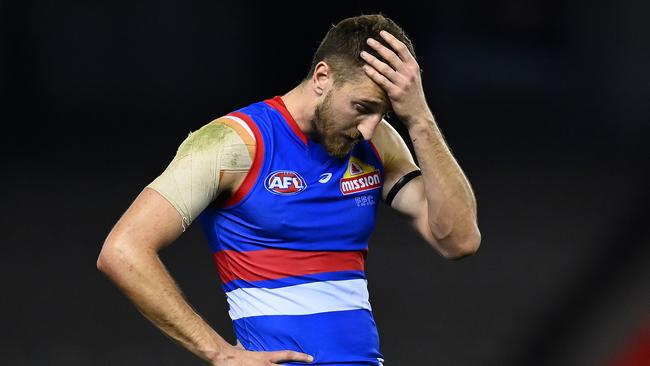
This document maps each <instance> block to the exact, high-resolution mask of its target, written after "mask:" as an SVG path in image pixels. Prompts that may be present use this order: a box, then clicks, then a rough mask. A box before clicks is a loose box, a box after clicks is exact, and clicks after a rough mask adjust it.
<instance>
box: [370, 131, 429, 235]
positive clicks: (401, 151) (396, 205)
mask: <svg viewBox="0 0 650 366" xmlns="http://www.w3.org/2000/svg"><path fill="white" fill-rule="evenodd" d="M382 123H385V125H384V128H383V129H382V132H381V133H380V134H378V136H377V137H378V141H377V142H376V144H378V145H380V146H377V148H378V150H379V151H380V154H381V155H382V161H383V162H384V189H383V192H382V195H383V198H384V200H386V198H387V196H388V194H389V193H390V192H391V190H393V189H394V188H395V189H398V190H397V193H396V194H395V195H394V196H393V200H392V202H391V203H390V207H391V208H392V209H394V210H396V211H398V212H400V213H401V214H403V215H405V216H406V217H408V218H409V219H410V221H411V225H412V227H413V228H414V229H415V230H416V231H417V232H418V233H419V234H420V236H422V238H423V239H424V240H425V241H426V242H427V243H434V242H435V239H434V237H433V234H432V233H431V229H430V228H429V223H428V206H427V199H426V194H425V191H424V181H423V179H422V176H416V177H415V178H412V179H411V180H409V181H408V182H407V183H405V184H404V185H402V186H401V187H400V188H396V184H397V182H398V181H399V180H400V179H401V178H402V177H404V176H405V175H407V174H408V173H410V172H412V171H415V170H419V169H420V168H419V167H418V166H417V164H416V163H415V160H414V159H413V156H412V155H411V152H410V151H409V149H408V146H407V145H406V143H405V142H404V140H403V139H402V137H401V136H400V135H399V133H398V132H397V131H396V130H395V129H394V128H393V127H392V126H390V125H389V124H388V122H385V121H382ZM373 141H374V140H373Z"/></svg>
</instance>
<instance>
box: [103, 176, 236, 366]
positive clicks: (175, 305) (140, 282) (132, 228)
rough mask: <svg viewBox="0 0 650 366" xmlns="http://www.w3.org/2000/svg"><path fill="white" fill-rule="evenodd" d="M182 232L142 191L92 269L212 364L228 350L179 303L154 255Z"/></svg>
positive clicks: (154, 197)
mask: <svg viewBox="0 0 650 366" xmlns="http://www.w3.org/2000/svg"><path fill="white" fill-rule="evenodd" d="M182 230H183V229H182V226H181V217H180V214H179V213H178V211H176V209H175V208H174V207H173V206H172V205H171V204H170V203H169V202H168V201H167V200H166V199H165V198H164V197H162V196H161V195H160V194H159V193H158V192H156V191H154V190H153V189H151V188H145V189H144V190H143V191H142V193H140V195H139V196H138V197H137V198H136V200H135V201H134V202H133V204H132V205H131V207H129V209H128V210H127V211H126V213H125V214H124V215H123V216H122V218H120V220H119V221H118V222H117V224H116V225H115V227H114V228H113V230H112V231H111V233H110V234H109V235H108V237H107V238H106V241H105V243H104V246H103V248H102V251H101V253H100V256H99V259H98V261H97V267H98V268H99V269H100V270H101V271H102V272H104V273H105V274H106V275H107V276H108V277H109V278H110V279H111V280H112V281H113V282H115V283H116V284H117V286H118V287H119V288H120V289H121V290H122V291H123V292H124V293H125V294H126V295H127V296H128V297H129V299H131V301H133V303H134V304H135V306H136V307H137V308H138V310H139V311H140V312H141V313H142V314H143V315H144V316H145V317H147V318H148V319H149V320H150V321H151V322H153V323H154V324H155V325H156V326H158V327H159V328H160V329H161V330H162V331H163V332H164V333H165V334H167V335H168V336H170V337H171V338H172V339H174V340H175V341H176V342H178V343H180V344H181V345H183V346H184V347H185V348H187V349H188V350H190V351H191V352H193V353H194V354H196V355H197V356H199V357H201V358H202V359H204V360H206V361H209V362H212V361H214V360H216V359H217V358H218V356H219V355H221V354H223V353H224V352H225V351H226V350H227V349H228V348H230V347H231V346H230V345H229V343H228V342H227V341H225V340H224V339H223V338H222V337H220V336H219V334H217V332H215V331H214V330H213V329H212V328H211V327H210V326H209V325H208V324H207V323H206V322H205V321H204V320H203V319H202V318H201V317H200V316H199V315H198V314H197V313H196V312H195V311H194V310H193V309H192V308H191V307H190V305H189V304H188V303H187V301H185V299H184V298H183V296H182V294H181V291H180V289H179V288H178V286H177V285H176V283H175V282H174V280H173V279H172V277H171V276H170V275H169V272H167V270H166V269H165V266H164V265H163V263H162V262H161V261H160V259H159V257H158V251H159V250H161V249H162V248H164V247H166V246H167V245H169V244H171V243H172V242H173V241H174V240H175V239H176V238H178V236H179V235H180V234H181V232H182Z"/></svg>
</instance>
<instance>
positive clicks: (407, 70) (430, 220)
mask: <svg viewBox="0 0 650 366" xmlns="http://www.w3.org/2000/svg"><path fill="white" fill-rule="evenodd" d="M381 36H382V37H384V39H386V41H387V42H388V44H390V45H391V48H392V49H393V50H394V51H393V50H391V49H388V48H385V47H383V46H381V45H380V44H378V43H373V42H372V40H369V44H370V46H371V47H373V48H374V49H375V50H377V52H378V53H379V54H380V55H381V56H382V57H383V58H384V59H386V60H387V61H388V64H386V63H383V62H381V61H379V60H378V59H376V58H374V57H372V56H369V55H361V57H363V59H364V60H365V61H366V62H367V64H366V65H365V67H364V68H363V70H360V72H359V77H357V78H355V80H352V81H350V82H345V83H342V84H341V83H338V84H335V82H334V81H335V78H334V77H335V73H334V70H332V69H331V68H330V67H329V65H328V64H327V63H326V62H320V63H319V64H318V65H317V66H316V68H315V71H314V73H313V75H312V78H311V79H309V80H306V81H304V82H303V83H301V84H300V85H298V86H297V87H296V88H294V89H293V90H291V91H290V92H289V93H287V94H285V95H284V96H282V99H283V101H284V103H285V105H286V106H287V109H288V110H289V112H290V113H291V115H292V116H293V117H294V119H295V120H296V123H298V126H299V127H300V129H301V130H302V131H303V132H304V133H305V134H306V135H307V136H308V137H310V138H312V139H314V140H316V141H321V143H322V144H323V146H325V148H326V149H327V151H328V152H329V153H330V154H331V155H332V156H344V155H346V154H347V152H349V151H350V149H352V147H353V146H354V144H355V143H356V142H358V139H360V138H363V139H366V140H370V139H372V141H373V143H374V144H375V146H376V147H377V149H378V151H379V153H380V156H381V158H382V162H383V164H384V169H385V176H384V188H383V192H382V195H383V197H384V198H385V197H386V195H387V194H388V192H389V191H390V188H391V187H392V186H393V185H394V184H395V182H396V181H397V180H398V179H399V178H400V177H402V176H403V175H404V174H406V173H408V172H410V171H412V170H415V169H418V168H419V169H420V170H421V171H422V176H421V177H418V178H415V179H413V180H411V181H410V182H409V183H408V184H406V185H405V186H404V187H403V188H402V189H401V190H400V191H399V193H398V194H397V196H396V197H395V199H394V200H393V204H392V207H393V208H394V209H396V210H398V211H399V212H401V213H403V214H404V215H406V216H407V217H409V218H410V220H411V224H412V226H413V228H414V229H415V230H416V231H417V232H418V233H419V234H420V236H421V237H422V239H423V240H424V241H425V242H426V243H428V244H429V245H431V246H432V247H433V248H434V249H435V250H436V251H437V252H438V253H440V254H441V255H442V256H443V257H445V258H448V259H459V258H463V257H465V256H468V255H471V254H474V253H475V252H476V250H477V249H478V246H479V243H480V233H479V231H478V226H477V223H476V202H475V199H474V195H473V192H472V189H471V187H470V185H469V182H468V181H467V179H466V178H465V175H464V174H463V172H462V170H461V169H460V166H459V165H458V163H457V162H456V160H455V159H454V158H453V156H452V155H451V152H450V150H449V148H448V147H447V145H446V144H445V142H444V139H443V137H442V134H441V133H440V130H439V129H438V126H437V124H436V122H435V120H434V118H433V114H432V113H431V111H430V109H429V107H428V105H427V103H426V100H425V97H424V92H423V89H422V82H421V79H420V68H419V66H418V64H417V62H416V61H415V59H414V58H413V57H412V56H411V55H410V53H409V52H408V50H407V48H406V46H405V45H404V44H402V43H401V42H400V41H398V40H397V39H396V38H394V37H392V36H391V35H390V34H383V33H382V35H381ZM391 108H392V111H393V112H394V114H395V115H396V116H397V117H398V118H399V120H400V121H401V122H402V123H404V125H405V126H406V128H407V130H408V133H409V137H410V138H411V141H412V142H413V146H414V149H415V153H416V155H417V158H418V162H419V164H420V166H419V167H418V166H417V165H415V162H414V160H413V157H412V156H411V154H410V152H409V150H408V148H407V147H406V144H405V143H404V141H403V140H402V138H401V137H400V135H399V134H398V133H397V132H396V131H395V130H394V129H393V128H392V127H391V126H390V125H389V124H388V123H387V122H386V121H385V120H383V119H382V116H383V115H384V114H385V113H386V112H387V111H389V110H390V109H391ZM217 122H218V120H217ZM215 131H216V130H215ZM246 173H247V172H246V171H241V172H229V171H222V172H220V177H221V179H220V181H219V187H218V192H219V195H220V196H226V197H227V196H229V195H231V194H233V193H234V192H236V190H237V189H238V187H239V186H240V185H241V183H242V181H243V179H244V177H245V175H246ZM181 233H182V226H181V217H180V214H179V213H178V211H176V209H174V208H173V206H172V205H171V204H170V203H169V202H168V201H167V200H165V198H164V197H162V196H161V195H160V194H159V193H158V192H156V191H155V190H152V189H149V188H145V189H144V190H143V191H142V192H141V193H140V195H139V196H138V197H137V198H136V199H135V201H134V202H133V203H132V204H131V206H130V207H129V208H128V210H127V211H126V212H125V213H124V215H123V216H122V217H121V218H120V219H119V221H118V222H117V224H116V225H115V227H114V228H113V229H112V230H111V232H110V234H109V235H108V237H107V238H106V240H105V242H104V245H103V247H102V251H101V253H100V256H99V258H98V261H97V266H98V268H99V269H100V270H101V271H102V272H104V273H105V274H106V275H107V276H108V277H109V278H110V279H111V280H112V281H114V282H115V283H116V284H117V285H118V287H120V289H121V290H122V291H123V292H124V293H125V294H126V295H127V296H128V297H129V298H130V299H131V300H132V301H133V302H134V304H135V305H136V307H137V308H138V310H139V311H140V312H142V313H143V315H144V316H145V317H147V318H148V319H149V320H150V321H152V322H153V323H154V324H155V325H156V326H158V327H159V328H160V329H161V330H162V331H163V332H164V333H165V334H167V335H168V336H170V337H171V338H172V339H173V340H175V341H176V342H178V343H180V344H181V345H182V346H184V347H185V348H187V349H188V350H190V351H191V352H193V353H194V354H196V355H197V356H199V357H201V358H202V359H204V360H205V361H206V362H208V363H209V364H211V365H217V366H269V365H277V364H282V363H283V362H290V361H303V362H310V361H311V360H310V359H309V356H308V355H305V354H302V353H298V352H293V351H276V352H250V351H246V350H244V349H243V348H242V347H241V346H240V345H239V344H238V345H234V346H233V345H231V344H229V343H228V342H227V341H225V340H224V339H223V338H222V337H221V336H220V335H219V334H218V333H217V332H216V331H215V330H214V329H212V327H210V325H209V324H207V323H206V322H205V321H204V320H203V319H202V318H201V317H200V316H199V315H198V314H197V313H196V312H195V311H194V310H193V309H192V307H191V306H190V305H189V304H188V303H187V301H186V300H185V299H184V297H183V295H182V293H181V291H180V289H179V288H178V286H177V285H176V283H175V282H174V280H173V279H172V277H171V276H170V275H169V272H168V271H167V270H166V269H165V267H164V265H163V264H162V262H161V261H160V259H159V257H158V252H159V251H160V250H162V249H163V248H165V247H166V246H168V245H170V244H171V243H172V242H173V241H174V240H176V239H177V238H178V236H179V235H180V234H181Z"/></svg>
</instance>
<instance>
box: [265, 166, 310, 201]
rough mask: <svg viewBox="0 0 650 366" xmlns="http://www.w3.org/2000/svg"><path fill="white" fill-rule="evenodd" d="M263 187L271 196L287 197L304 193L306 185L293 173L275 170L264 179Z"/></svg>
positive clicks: (298, 175)
mask: <svg viewBox="0 0 650 366" xmlns="http://www.w3.org/2000/svg"><path fill="white" fill-rule="evenodd" d="M264 187H266V190H267V191H269V192H271V193H273V194H278V195H283V196H288V195H292V194H296V193H300V192H302V191H304V190H305V188H307V183H305V180H304V179H303V178H302V177H301V176H300V174H298V173H296V172H294V171H291V170H276V171H274V172H272V173H271V174H269V175H268V176H267V177H266V179H264Z"/></svg>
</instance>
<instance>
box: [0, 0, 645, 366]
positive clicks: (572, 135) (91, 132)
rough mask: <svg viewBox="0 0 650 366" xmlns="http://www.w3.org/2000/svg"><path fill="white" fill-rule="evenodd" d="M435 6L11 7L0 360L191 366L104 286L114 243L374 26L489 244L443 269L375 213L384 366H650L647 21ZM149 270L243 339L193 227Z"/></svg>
mask: <svg viewBox="0 0 650 366" xmlns="http://www.w3.org/2000/svg"><path fill="white" fill-rule="evenodd" d="M424 3H425V2H424V1H372V2H371V1H347V2H336V1H334V2H332V1H330V2H324V3H318V2H311V3H307V2H303V4H308V5H300V6H299V5H295V4H294V5H288V4H289V2H287V3H284V2H271V1H264V2H259V3H255V2H250V1H237V2H217V1H191V2H190V1H186V2H180V1H178V2H174V1H167V0H159V1H134V2H112V1H103V2H93V1H1V2H0V15H1V16H0V92H1V93H2V95H1V98H0V103H1V104H0V120H1V121H2V137H3V138H2V141H3V143H2V145H1V146H2V147H1V148H0V149H1V150H0V152H1V154H0V159H2V169H1V170H0V174H2V182H3V183H2V184H3V187H5V188H4V189H2V190H0V198H1V201H0V202H2V207H4V212H3V214H2V216H1V217H2V218H1V221H0V222H1V226H0V229H1V232H2V239H1V243H2V246H1V247H0V248H1V249H0V250H1V253H2V254H1V255H0V278H2V287H3V288H2V295H1V296H0V305H1V310H2V315H3V316H2V319H3V327H2V330H3V331H2V332H0V363H2V364H3V365H200V364H202V362H201V361H200V360H199V359H197V358H195V357H194V356H193V355H191V354H190V353H189V352H187V351H185V350H184V349H182V348H181V347H179V346H176V345H174V344H173V343H171V342H170V341H169V340H168V339H167V338H165V337H164V336H163V335H162V334H161V333H159V332H158V331H157V329H155V328H154V327H153V326H151V325H150V324H149V323H148V322H147V321H146V320H145V319H144V318H143V317H142V316H141V315H140V314H139V313H138V312H137V310H136V309H135V308H134V307H133V306H132V305H131V304H130V303H129V302H128V300H127V299H126V298H125V297H124V296H123V295H122V294H121V293H120V292H119V291H118V290H117V288H116V287H115V286H113V285H112V284H111V283H110V282H109V281H108V280H107V279H106V278H105V277H104V276H103V275H102V274H101V273H100V272H98V271H97V270H96V268H95V261H96V258H97V255H98V253H99V250H100V247H101V245H102V242H103V240H104V238H105V237H106V235H107V233H108V232H109V230H110V229H111V227H112V225H113V224H114V223H115V222H116V220H117V219H118V218H119V216H120V215H121V214H122V212H123V211H124V210H125V209H126V208H127V207H128V205H129V204H130V202H131V201H132V200H133V199H134V198H135V196H136V195H137V194H138V193H139V192H140V190H141V189H142V188H143V187H144V186H145V185H146V184H148V183H149V182H150V181H151V180H153V179H154V178H155V177H156V176H157V175H158V174H159V173H160V172H161V171H162V170H163V169H164V168H165V167H166V165H167V164H168V162H169V161H170V160H171V158H172V157H173V155H174V153H175V151H176V148H177V146H178V144H179V143H180V142H181V141H182V140H183V139H184V138H185V137H186V136H187V134H188V132H190V131H193V130H196V129H198V128H199V127H200V126H202V125H203V124H205V123H207V122H208V121H210V120H212V119H214V118H216V117H219V116H221V115H223V114H225V113H228V112H230V111H231V110H234V109H236V108H239V107H242V106H244V105H247V104H249V103H252V102H256V101H259V100H261V99H265V98H269V97H272V96H274V95H279V94H284V93H285V92H287V91H288V90H290V89H291V88H292V87H293V86H294V85H295V84H297V83H298V82H299V81H300V80H301V78H302V77H303V76H304V75H305V73H306V72H307V69H308V66H309V63H310V61H311V56H312V53H313V52H314V51H315V49H316V47H317V45H318V43H319V42H320V40H321V39H322V37H323V36H324V34H325V33H326V31H327V30H328V28H329V26H330V25H331V24H332V23H335V22H338V21H339V20H341V19H343V18H345V17H348V16H354V15H359V14H361V13H372V12H378V11H379V12H383V13H384V14H386V15H387V16H389V17H391V18H392V19H394V20H395V21H396V22H397V23H398V24H400V25H402V26H403V27H404V28H405V30H406V31H407V32H408V33H409V34H410V36H411V38H412V40H413V41H414V43H415V46H416V53H417V55H418V60H419V63H420V65H421V67H422V68H423V69H424V73H423V81H424V86H425V91H426V94H427V98H428V102H429V105H430V107H431V109H432V110H433V112H434V114H435V115H436V118H437V121H438V124H439V125H440V127H441V129H442V131H443V133H444V134H445V138H446V140H447V142H448V143H449V145H450V147H451V149H452V151H453V153H454V155H455V157H456V158H457V160H458V161H459V163H460V165H461V166H462V168H463V169H464V171H465V173H466V174H467V176H468V178H469V180H470V182H471V183H472V185H473V188H474V190H475V194H476V197H477V201H478V211H479V227H480V229H481V232H482V235H483V240H482V245H481V248H480V250H479V252H478V253H477V254H476V255H475V256H473V257H471V258H467V259H464V260H462V261H458V262H453V261H447V260H445V259H443V258H442V257H440V256H439V255H438V254H437V253H436V252H435V251H433V250H432V249H431V248H429V247H428V246H427V245H426V244H425V243H424V242H422V241H419V240H418V239H417V237H416V236H415V235H414V234H413V233H412V232H411V231H410V230H409V229H408V228H407V225H406V222H405V221H404V219H403V218H401V217H399V216H398V215H396V214H395V213H393V212H392V211H390V210H389V209H387V208H386V207H385V206H383V205H382V207H380V211H379V217H378V224H377V230H376V232H375V234H374V236H373V238H372V239H371V243H370V248H371V249H370V250H371V251H370V255H369V257H368V262H367V274H368V279H369V287H370V300H371V304H372V306H373V310H374V314H375V317H376V321H377V325H378V328H379V332H380V338H381V350H382V353H383V354H384V356H385V358H386V365H387V366H405V365H452V366H456V365H490V366H500V365H505V366H519V365H571V366H573V365H579V366H580V365H602V366H613V365H615V366H622V365H650V360H649V358H648V357H650V356H649V354H650V224H649V223H648V219H650V215H648V214H647V210H648V208H649V207H650V195H649V191H648V184H649V182H650V164H649V161H650V160H649V158H650V156H649V155H650V147H649V146H648V142H647V139H648V137H649V136H650V127H649V126H650V123H649V122H650V107H649V106H650V72H649V71H648V68H649V65H650V24H649V23H648V22H647V17H648V14H650V5H649V3H648V2H641V1H638V2H633V1H627V0H620V1H610V2H598V1H596V2H594V1H587V0H576V1H546V0H494V1H471V0H453V1H451V0H447V1H432V2H429V3H427V4H426V5H425V4H424ZM284 4H287V5H284ZM391 122H392V123H393V124H394V125H395V126H397V127H398V129H399V130H400V131H401V132H402V133H403V132H404V130H403V129H400V128H399V126H400V125H399V122H398V121H396V120H395V119H393V120H392V121H391ZM162 257H163V260H164V262H165V263H166V264H167V265H168V268H169V270H170V271H171V272H172V274H173V275H174V276H175V277H176V278H177V280H178V282H179V284H180V286H181V287H182V289H183V290H184V292H185V294H186V296H187V297H188V299H189V301H190V302H191V303H192V304H193V305H194V306H195V308H196V309H197V310H198V311H199V312H200V313H201V314H203V315H204V316H205V317H206V318H207V320H208V321H209V322H210V323H211V324H213V325H214V327H215V328H216V329H217V331H218V332H219V333H220V334H222V335H223V336H224V337H226V338H227V339H228V340H230V341H233V342H234V334H233V331H232V325H231V322H230V319H229V318H228V314H227V303H226V302H225V297H224V295H223V292H222V290H221V288H220V287H219V282H218V281H219V280H218V277H217V272H216V269H215V268H214V266H213V263H212V259H211V255H210V251H209V248H208V245H207V243H206V242H205V240H204V239H203V237H202V233H201V231H200V229H199V227H198V226H196V225H193V226H192V227H191V228H190V230H189V231H188V232H187V233H186V234H184V235H183V236H182V237H181V239H179V240H178V242H177V243H175V244H174V245H172V246H171V247H170V248H169V249H166V250H165V251H164V252H163V253H162ZM634 362H637V363H634Z"/></svg>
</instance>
